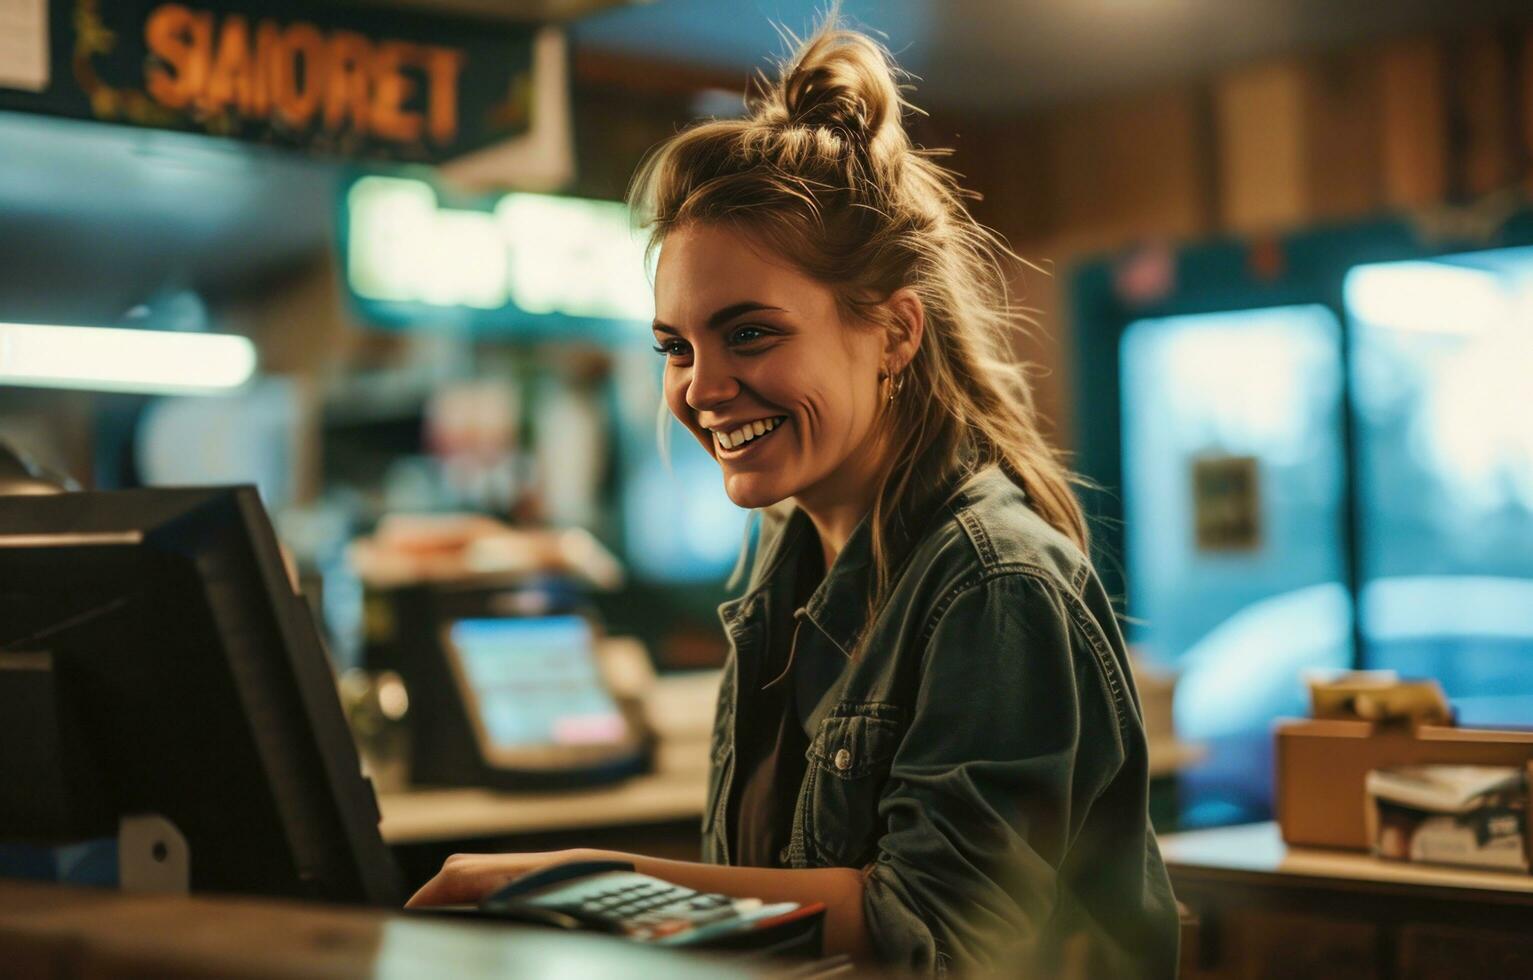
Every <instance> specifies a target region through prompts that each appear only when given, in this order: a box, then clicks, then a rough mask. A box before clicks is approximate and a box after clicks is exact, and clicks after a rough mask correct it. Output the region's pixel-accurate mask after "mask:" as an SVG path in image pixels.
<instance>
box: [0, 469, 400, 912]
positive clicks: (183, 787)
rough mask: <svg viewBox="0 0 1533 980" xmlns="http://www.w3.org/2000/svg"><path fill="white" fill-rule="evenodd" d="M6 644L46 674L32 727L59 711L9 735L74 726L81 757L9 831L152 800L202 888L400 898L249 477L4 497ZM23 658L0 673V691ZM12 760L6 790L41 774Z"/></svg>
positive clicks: (312, 640)
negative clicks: (51, 721) (46, 698)
mask: <svg viewBox="0 0 1533 980" xmlns="http://www.w3.org/2000/svg"><path fill="white" fill-rule="evenodd" d="M0 657H3V658H9V660H10V663H11V664H12V665H13V666H16V665H19V666H20V667H24V668H30V669H31V673H33V674H36V673H37V671H38V670H39V669H42V670H45V671H46V672H47V674H48V678H47V680H48V686H47V687H46V690H47V691H49V692H50V693H51V696H52V697H53V698H54V699H55V700H56V707H57V711H56V713H55V714H54V715H53V716H52V717H54V718H55V719H57V721H58V727H60V728H61V729H62V733H61V734H62V739H59V738H58V737H57V736H58V734H59V733H55V732H49V731H42V730H37V731H27V730H25V729H26V726H28V725H43V724H47V723H48V720H47V716H48V713H47V712H45V711H39V712H30V711H29V712H25V713H23V715H22V716H18V715H17V714H15V713H12V715H11V717H10V718H9V720H7V719H5V718H0V739H15V740H20V741H21V742H22V743H24V744H28V740H31V741H30V743H29V744H32V745H36V746H46V745H52V744H54V743H55V742H59V741H62V743H64V744H66V745H67V746H68V750H67V751H63V752H61V754H60V758H61V759H64V760H66V763H65V765H66V768H67V769H69V770H70V771H68V772H65V773H62V774H61V776H62V778H63V781H64V782H65V783H66V784H67V786H66V791H65V792H62V793H60V792H52V793H46V792H45V793H42V794H41V795H42V796H46V797H49V798H51V799H52V800H53V801H54V803H55V805H56V809H57V804H58V802H59V801H60V800H63V801H64V804H63V806H62V810H63V811H65V812H57V813H53V814H51V815H50V814H44V816H46V817H47V819H48V820H50V821H52V823H51V824H50V825H49V826H42V827H39V826H38V820H39V813H38V811H36V810H33V811H32V812H30V813H28V812H25V811H24V810H23V809H22V808H21V807H19V806H16V807H12V808H10V809H9V810H8V811H7V812H4V813H0V840H5V839H13V840H14V839H29V838H30V839H39V838H43V839H46V838H49V837H52V838H54V839H60V838H67V837H69V836H71V835H78V834H82V833H96V832H110V831H111V830H112V828H109V827H105V826H101V825H100V824H101V823H102V822H103V817H106V818H110V819H112V820H115V819H116V818H117V817H121V816H128V815H135V814H158V815H161V816H163V817H165V818H167V819H168V820H170V821H171V822H172V823H173V824H175V825H176V827H177V828H178V829H179V830H180V831H181V833H182V834H183V835H184V836H185V837H186V839H187V841H188V843H189V845H190V853H191V887H192V889H193V890H194V891H220V892H235V893H242V894H256V895H285V896H293V897H304V898H315V899H326V900H331V901H349V902H361V903H368V904H392V903H395V902H397V901H398V900H399V891H398V887H399V886H398V883H397V877H396V871H395V867H394V865H393V862H392V859H391V858H390V856H389V853H388V851H387V849H386V848H385V846H384V845H383V842H382V839H381V837H380V836H379V833H378V811H377V805H376V800H375V799H374V797H373V794H372V791H371V788H370V786H369V785H368V784H367V782H366V781H365V780H364V779H363V778H362V775H361V773H360V769H359V765H358V757H357V754H356V749H355V746H354V745H353V743H352V742H351V738H350V733H349V732H348V730H347V728H346V725H345V721H344V718H343V717H342V714H341V710H340V705H339V701H338V699H337V696H336V690H335V685H334V681H333V678H332V676H331V673H330V669H329V665H328V663H327V660H326V658H325V655H324V652H323V650H322V648H321V646H320V643H319V638H318V635H317V633H316V631H315V627H314V623H313V621H312V619H310V618H309V617H308V614H307V611H306V609H305V608H304V607H303V605H302V603H301V600H299V599H298V597H297V596H295V595H294V594H293V592H292V590H291V588H290V587H289V585H288V582H287V578H286V575H285V573H284V570H283V566H282V562H281V559H280V555H279V552H278V548H277V543H276V539H275V536H274V535H273V532H272V529H271V525H270V522H269V521H268V519H267V517H266V514H265V512H264V510H263V509H262V507H261V503H260V500H259V498H258V497H257V495H256V492H255V490H254V489H253V488H249V487H241V488H233V489H196V490H127V491H117V492H108V493H72V494H60V495H57V496H50V497H0ZM26 673H27V671H26V670H21V669H17V670H10V671H0V700H3V699H4V694H5V692H4V687H5V686H6V685H7V684H10V685H12V693H13V694H14V693H15V691H16V685H17V684H19V683H20V682H21V678H22V677H23V676H24V675H25V674H26ZM13 700H14V699H13ZM18 729H20V730H18ZM7 759H9V760H10V761H9V762H8V763H7V762H6V761H5V760H7ZM16 760H17V756H16V754H15V753H12V754H10V755H5V754H3V753H0V780H5V781H7V782H8V784H9V785H8V788H7V789H6V790H5V791H4V792H5V793H6V794H7V797H8V798H9V799H11V800H18V799H23V798H27V797H28V787H27V786H25V785H18V784H17V780H19V779H37V778H39V776H38V774H37V772H36V769H35V767H34V768H32V769H29V768H28V767H27V766H26V765H25V762H24V761H22V762H17V761H16ZM7 767H8V768H7ZM18 774H19V775H18ZM33 798H36V797H33ZM0 809H5V808H0Z"/></svg>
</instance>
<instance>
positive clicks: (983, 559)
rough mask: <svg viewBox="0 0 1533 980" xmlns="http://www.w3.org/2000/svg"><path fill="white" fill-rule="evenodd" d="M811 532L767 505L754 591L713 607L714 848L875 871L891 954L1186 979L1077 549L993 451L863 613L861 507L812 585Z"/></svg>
mask: <svg viewBox="0 0 1533 980" xmlns="http://www.w3.org/2000/svg"><path fill="white" fill-rule="evenodd" d="M933 501H934V503H933ZM805 549H809V550H811V551H816V552H817V551H819V550H820V545H819V541H818V538H817V536H816V535H815V533H814V527H813V525H812V524H811V523H810V522H809V520H808V518H807V516H806V515H805V514H804V513H803V512H802V511H801V510H797V509H792V510H788V511H787V512H785V513H784V512H779V513H770V514H766V515H765V516H764V520H763V526H762V530H761V534H760V538H759V543H758V545H757V549H756V555H755V560H754V562H753V565H752V574H751V580H750V584H749V585H748V586H747V587H746V591H745V593H744V595H742V596H741V597H740V598H738V599H735V600H732V601H730V602H727V603H725V604H724V605H723V606H721V607H720V610H719V612H720V616H721V618H722V619H723V622H724V627H725V631H726V633H727V634H728V637H729V641H730V654H729V658H728V660H727V661H726V664H725V670H724V681H723V684H722V686H721V688H720V692H719V706H718V712H717V714H716V716H715V720H714V729H713V746H712V753H711V766H710V770H709V783H708V805H707V807H706V809H705V811H704V817H703V856H704V858H705V859H706V860H708V861H712V862H715V863H727V864H744V863H750V864H767V865H778V866H785V867H791V868H817V867H849V868H859V869H862V871H863V881H864V890H863V912H864V916H865V920H866V923H867V927H868V931H869V934H870V937H871V939H872V941H873V945H874V948H875V949H876V951H877V953H878V955H879V956H880V958H881V959H882V960H883V961H884V962H886V963H888V964H889V965H891V966H893V967H895V968H896V969H899V970H905V971H913V972H916V973H924V974H930V975H939V976H940V975H944V974H951V973H964V974H979V975H984V976H1019V975H1037V976H1059V975H1063V974H1066V973H1068V974H1069V975H1084V976H1089V977H1093V978H1095V977H1149V978H1158V977H1167V978H1169V977H1171V976H1173V975H1174V973H1175V969H1176V959H1177V930H1178V922H1177V915H1176V907H1175V902H1174V901H1173V899H1172V895H1171V887H1170V882H1169V880H1168V878H1167V876H1166V871H1165V867H1164V865H1163V863H1162V862H1161V857H1160V851H1159V848H1158V847H1157V845H1156V842H1155V835H1154V832H1153V831H1152V830H1151V828H1150V824H1149V817H1148V789H1149V762H1148V752H1147V748H1146V744H1145V736H1144V726H1143V722H1142V720H1141V718H1140V714H1139V699H1138V695H1137V694H1136V692H1135V690H1134V685H1133V678H1132V676H1131V675H1130V673H1129V667H1128V661H1127V656H1126V654H1125V652H1124V648H1123V639H1122V636H1121V634H1120V633H1119V631H1118V627H1117V621H1116V619H1115V616H1114V612H1113V608H1112V605H1111V603H1110V602H1109V601H1108V599H1107V596H1106V593H1105V592H1104V590H1103V589H1102V586H1101V583H1100V582H1099V581H1098V580H1097V577H1096V574H1095V573H1094V572H1093V571H1092V569H1091V564H1090V562H1089V561H1087V559H1086V557H1085V556H1084V555H1082V554H1081V552H1080V550H1079V549H1078V548H1076V547H1075V546H1074V545H1073V544H1072V543H1071V542H1070V541H1069V540H1068V539H1066V538H1065V537H1064V536H1063V535H1062V534H1060V533H1059V532H1058V531H1056V530H1054V529H1053V528H1051V527H1049V525H1048V524H1047V523H1046V522H1044V521H1043V520H1042V518H1040V517H1039V516H1038V515H1037V514H1036V513H1035V512H1034V511H1033V510H1032V509H1031V508H1030V507H1029V506H1028V503H1027V498H1026V496H1025V494H1024V493H1023V491H1022V490H1021V488H1019V487H1018V486H1017V485H1016V484H1015V483H1014V482H1013V481H1012V480H1011V479H1010V478H1008V477H1007V475H1006V474H1004V473H1003V472H1001V471H1000V470H999V469H997V468H995V467H991V468H989V469H986V470H983V471H981V472H979V473H977V474H974V475H973V476H971V477H969V478H967V479H966V480H964V481H963V482H962V484H961V485H960V486H956V487H952V488H948V489H947V490H943V491H940V492H938V493H937V494H935V495H933V496H932V497H931V498H930V499H929V500H923V501H921V502H920V504H919V505H918V506H916V507H915V509H914V510H913V511H912V513H911V514H910V517H909V519H908V520H905V521H903V522H902V523H901V524H899V525H898V526H897V528H896V534H895V535H894V536H893V540H892V541H891V542H890V555H891V557H892V558H893V568H894V574H893V579H892V586H891V591H890V595H889V599H888V601H887V602H886V603H885V604H884V606H883V607H882V608H881V609H880V610H879V611H878V614H877V615H876V616H875V617H874V619H873V620H872V621H871V622H869V621H868V618H867V614H866V597H867V588H868V580H869V576H870V575H871V570H872V554H871V542H870V535H869V530H868V523H867V521H866V520H864V521H863V522H862V524H860V525H859V526H858V527H857V529H856V530H854V531H853V533H852V535H851V537H850V538H849V539H848V541H847V543H846V545H845V547H843V548H842V550H841V552H840V554H839V555H838V556H837V558H836V561H835V564H834V565H833V566H832V567H831V568H830V569H829V571H828V572H827V573H826V574H825V576H824V579H823V581H821V582H820V584H819V585H818V587H816V588H815V589H814V591H813V594H812V595H811V596H810V597H809V599H808V600H807V601H803V600H801V599H800V598H799V596H797V595H795V593H796V592H799V591H800V589H798V588H794V587H793V583H794V582H795V580H797V582H798V583H799V584H802V577H801V576H800V575H799V574H798V571H799V569H801V568H802V567H804V564H803V563H805V562H808V561H809V557H808V556H806V555H805V553H804V550H805ZM810 567H811V568H812V565H810ZM784 614H786V617H787V621H788V622H791V623H792V624H793V625H792V628H785V626H784V625H783V624H784V622H785V620H784ZM794 630H796V631H797V639H796V641H795V640H794V639H793V631H794ZM785 638H786V642H787V643H788V644H789V649H791V650H792V653H793V660H794V663H793V665H792V668H791V670H790V671H789V676H788V677H787V678H784V679H783V680H781V681H779V682H778V683H776V684H771V683H770V682H771V681H773V680H774V679H775V678H777V677H778V676H779V675H780V674H782V673H783V668H784V667H786V666H787V661H786V658H787V653H786V651H785V649H784V646H783V643H784V641H785ZM854 653H857V654H858V655H857V657H856V658H855V659H853V654H854ZM801 672H802V673H801ZM790 681H791V683H790ZM801 685H802V686H801ZM800 739H802V741H800ZM805 743H807V744H805ZM801 745H802V746H803V748H802V750H801V749H800V746H801ZM774 852H775V853H774Z"/></svg>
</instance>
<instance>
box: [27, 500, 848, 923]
mask: <svg viewBox="0 0 1533 980" xmlns="http://www.w3.org/2000/svg"><path fill="white" fill-rule="evenodd" d="M500 628H501V627H499V626H497V625H496V624H494V623H489V624H486V623H481V622H475V621H472V620H465V621H462V622H461V623H459V624H457V625H455V626H452V627H450V628H449V630H448V632H447V635H446V637H445V642H447V643H449V644H451V645H452V647H453V648H454V649H455V650H456V653H457V656H458V657H459V658H460V659H459V665H458V668H457V669H458V670H460V671H461V677H462V683H465V684H468V685H470V686H472V687H475V688H477V689H479V690H481V691H482V692H483V694H484V699H483V700H482V701H481V707H480V714H479V718H478V725H479V728H480V731H481V733H482V735H483V737H485V738H486V739H487V740H489V743H490V744H491V745H505V746H508V749H507V751H515V746H517V745H518V744H520V743H522V742H524V741H525V732H528V731H534V730H535V731H537V732H541V733H545V734H546V733H547V731H548V730H549V726H550V725H552V726H554V729H555V730H556V734H557V733H558V732H559V731H561V730H559V729H558V725H560V724H571V725H572V726H573V730H574V733H573V734H572V735H570V736H569V738H568V742H569V744H570V745H571V746H572V748H571V751H572V752H577V753H578V752H579V751H580V749H579V746H580V745H581V744H582V743H583V742H584V741H587V740H588V739H589V738H590V737H591V733H596V734H600V735H601V738H600V739H596V741H605V740H606V738H607V736H609V735H611V734H612V732H613V731H615V729H614V728H613V726H612V722H611V721H610V720H607V716H606V715H605V714H604V711H605V706H604V705H600V704H597V703H594V702H581V703H580V704H579V705H578V706H577V709H578V710H575V711H574V712H569V711H567V710H564V709H561V711H557V712H552V713H550V714H548V715H546V716H542V717H540V718H538V719H534V720H533V721H532V722H527V723H525V725H530V726H531V727H530V728H527V727H523V726H524V722H522V721H519V720H515V719H511V718H509V717H507V716H505V715H504V713H503V712H501V710H500V708H499V707H498V706H497V701H496V698H497V694H496V692H497V691H500V690H501V689H502V685H509V686H510V687H512V688H515V687H516V686H517V685H518V684H520V683H523V680H521V679H520V678H529V679H530V678H540V679H538V680H537V681H536V683H545V682H546V681H548V679H549V678H556V677H557V676H558V674H559V669H558V668H557V667H556V666H550V665H548V664H544V665H543V666H542V667H541V668H537V669H534V667H533V665H530V664H529V663H528V662H527V661H526V660H525V659H523V660H517V659H515V658H513V659H511V660H509V661H507V660H505V659H504V658H503V657H500V656H497V655H496V654H495V652H494V651H495V650H497V649H500V647H498V646H497V645H498V644H502V643H503V640H504V637H503V636H501V635H500V633H499V632H498V630H499V629H500ZM538 628H539V629H542V630H546V633H544V634H543V635H542V639H543V640H544V641H546V642H544V643H543V644H542V645H541V646H538V647H536V649H537V650H539V651H541V653H540V654H538V655H539V656H547V657H549V658H555V657H557V656H559V651H560V650H561V649H562V647H563V645H564V644H567V643H568V642H570V638H571V637H572V636H574V637H576V639H578V638H579V636H580V629H581V626H580V624H579V623H578V622H576V621H572V620H568V619H563V618H555V619H553V620H550V621H548V622H544V623H542V624H540V626H539V627H538ZM525 649H533V647H525ZM486 651H489V652H488V653H487V652H486ZM525 656H526V657H533V656H534V655H533V654H526V655H525ZM539 669H541V670H542V671H543V673H542V674H539V673H538V670H539ZM497 671H502V672H503V673H501V674H497V673H496V672H497ZM527 682H528V683H532V682H533V681H532V680H527ZM567 707H568V706H566V708H567ZM560 718H566V719H567V718H575V719H578V722H576V723H567V722H560V721H559V720H558V719H560ZM550 719H553V720H552V721H551V720H550ZM86 853H96V854H98V855H99V854H103V853H104V854H109V855H110V859H109V860H106V861H105V862H103V861H99V860H98V861H91V860H80V856H81V855H82V854H86ZM83 868H94V869H95V870H94V871H93V872H92V874H93V875H94V876H95V877H94V878H93V881H94V883H97V884H115V885H118V886H120V887H124V888H128V889H139V890H156V891H171V892H174V891H180V892H185V891H192V892H224V893H234V894H242V895H261V896H283V897H293V898H304V899H312V900H322V901H330V902H343V903H351V904H365V905H373V906H382V907H394V908H397V907H399V906H400V904H401V903H402V900H403V896H404V890H403V887H402V883H401V881H400V880H399V875H398V872H397V868H396V866H395V863H394V860H393V857H392V855H391V854H390V852H389V850H388V849H387V847H386V846H385V845H384V843H383V840H382V838H381V837H380V836H379V833H378V809H377V805H376V800H375V797H374V795H373V792H372V788H371V787H370V785H369V784H368V783H367V781H366V780H365V779H364V778H363V776H362V775H361V771H360V766H359V763H358V757H357V752H356V749H355V746H354V744H353V742H352V740H351V736H350V733H349V731H348V730H347V728H346V724H345V721H344V719H343V717H342V713H341V708H340V703H339V699H338V697H337V694H336V688H335V683H334V678H333V676H332V674H331V671H330V667H329V664H328V661H327V659H326V656H325V654H324V651H323V649H322V647H321V644H320V640H319V636H318V634H317V631H316V628H315V624H314V621H313V619H312V618H311V617H310V615H309V614H308V610H307V609H306V607H305V606H304V605H303V604H302V601H301V600H300V599H299V598H298V597H297V596H296V595H295V594H294V593H293V591H292V589H291V588H290V586H289V583H288V580H287V577H286V574H285V571H284V568H283V564H282V561H281V558H280V554H279V550H278V546H277V541H276V538H275V535H274V534H273V531H272V527H271V524H270V522H269V520H268V518H267V516H266V514H265V512H264V510H263V508H262V506H261V502H260V499H259V497H258V495H257V493H256V491H255V489H254V488H252V487H235V488H212V489H164V490H125V491H113V492H84V493H63V494H57V495H52V496H5V495H0V876H4V875H10V876H17V875H23V876H32V877H43V878H52V879H54V880H77V879H76V876H77V875H78V874H79V873H80V872H81V869H83ZM821 912H822V909H821V908H820V907H818V906H808V907H801V906H791V905H789V906H767V905H763V904H762V903H760V902H753V901H751V900H749V899H748V898H747V899H743V900H742V899H741V898H739V897H734V896H715V895H698V894H695V893H692V892H688V891H686V890H684V889H678V888H677V887H676V886H674V885H671V884H670V883H668V882H662V881H658V880H656V879H652V878H646V877H644V876H642V875H636V874H634V873H633V872H632V869H625V868H622V867H611V866H602V867H591V866H573V867H561V868H555V869H545V870H544V871H542V872H538V873H537V874H536V875H535V876H533V877H530V878H528V879H526V880H518V881H517V882H513V883H511V885H510V886H508V887H507V888H505V889H503V890H502V891H500V892H497V893H496V894H495V895H492V896H489V897H488V898H487V899H486V900H485V901H484V902H483V903H481V906H480V907H479V908H478V909H477V910H476V914H478V915H479V916H480V917H487V918H498V919H510V920H515V921H521V922H535V923H542V924H545V925H553V926H560V927H564V928H576V929H590V930H595V931H598V932H603V933H608V934H616V935H621V936H625V937H627V938H629V939H631V940H634V941H640V942H651V943H656V944H663V945H708V946H716V945H723V946H750V947H763V948H770V949H773V950H777V951H780V952H800V953H814V952H816V951H817V950H818V946H819V928H820V919H821Z"/></svg>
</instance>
